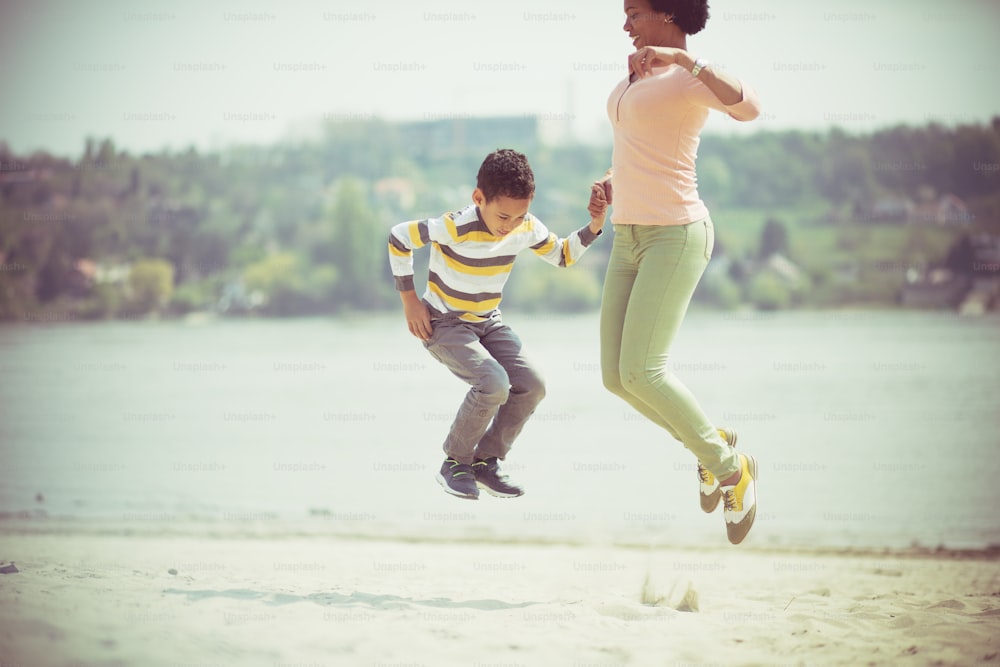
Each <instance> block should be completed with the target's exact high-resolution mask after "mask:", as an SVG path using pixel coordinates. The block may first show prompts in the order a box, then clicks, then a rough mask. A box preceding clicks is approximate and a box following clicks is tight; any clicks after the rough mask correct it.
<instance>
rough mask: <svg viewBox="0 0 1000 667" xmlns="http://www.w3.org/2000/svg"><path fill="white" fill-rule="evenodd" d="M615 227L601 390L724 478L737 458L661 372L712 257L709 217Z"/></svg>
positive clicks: (688, 396)
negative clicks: (620, 400) (673, 223)
mask: <svg viewBox="0 0 1000 667" xmlns="http://www.w3.org/2000/svg"><path fill="white" fill-rule="evenodd" d="M614 229H615V238H614V242H613V245H612V248H611V260H610V262H609V263H608V272H607V276H606V277H605V280H604V296H603V298H602V301H601V373H602V377H603V380H604V386H605V387H607V388H608V390H610V391H611V392H612V393H614V394H617V395H618V396H621V397H622V398H623V399H625V400H626V401H627V402H628V403H629V405H631V406H632V407H634V408H635V409H636V410H638V411H639V412H640V413H642V414H643V415H644V416H645V417H646V418H647V419H649V420H650V421H652V422H653V423H654V424H657V425H658V426H661V427H663V428H664V429H665V430H666V431H667V432H668V433H670V435H672V436H673V437H674V438H675V439H677V440H679V441H681V442H682V443H683V444H684V446H685V447H687V448H688V449H689V450H691V451H692V452H693V453H694V455H695V456H697V457H698V460H699V461H701V464H702V465H703V466H705V467H706V468H707V469H708V470H710V471H711V472H712V474H713V475H715V476H716V478H718V479H726V478H727V477H729V476H731V475H733V474H734V473H736V471H737V470H739V458H738V457H737V455H736V454H735V453H734V452H733V451H732V450H731V449H730V447H729V446H728V445H727V444H726V443H725V441H723V439H722V437H721V436H720V435H719V433H718V431H717V430H716V428H715V426H713V425H712V422H710V421H709V419H708V417H707V416H706V415H705V413H704V412H703V411H702V409H701V406H699V405H698V401H697V400H695V397H694V396H693V395H692V394H691V392H690V391H689V390H688V388H687V387H685V386H684V384H683V383H682V382H681V381H680V380H679V379H677V377H676V376H675V375H673V374H672V373H671V372H670V370H669V369H668V368H667V357H668V356H669V352H670V344H671V343H672V342H673V340H674V336H676V335H677V330H678V329H679V328H680V326H681V322H682V321H683V320H684V315H685V313H687V309H688V304H690V303H691V295H692V294H694V289H695V287H697V286H698V281H699V280H700V279H701V276H702V274H703V273H704V272H705V267H706V266H708V260H709V259H710V258H711V256H712V248H713V246H714V245H715V230H714V228H713V227H712V220H711V218H705V219H704V220H699V221H697V222H692V223H690V224H687V225H676V226H652V225H622V224H616V225H615V226H614Z"/></svg>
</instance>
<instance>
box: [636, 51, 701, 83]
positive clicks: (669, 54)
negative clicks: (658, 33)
mask: <svg viewBox="0 0 1000 667" xmlns="http://www.w3.org/2000/svg"><path fill="white" fill-rule="evenodd" d="M685 56H687V51H685V50H684V49H676V48H673V47H670V46H644V47H642V48H641V49H638V50H636V52H635V53H632V54H630V55H629V57H628V69H629V72H631V73H633V74H635V75H636V76H637V77H639V78H640V79H643V78H645V77H647V76H649V75H650V74H652V73H653V68H654V67H665V66H666V65H674V64H680V65H683V63H684V60H685V58H684V57H685ZM687 59H688V60H690V57H688V58H687Z"/></svg>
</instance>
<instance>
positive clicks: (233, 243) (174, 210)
mask: <svg viewBox="0 0 1000 667" xmlns="http://www.w3.org/2000/svg"><path fill="white" fill-rule="evenodd" d="M518 141H521V140H520V139H519V140H517V141H513V142H509V141H505V137H503V136H497V137H496V146H498V147H499V146H512V147H514V148H520V149H522V150H526V152H527V151H530V152H529V159H530V160H531V162H532V165H533V167H534V169H535V173H536V181H537V183H538V186H539V190H538V194H537V196H536V201H535V203H534V205H533V212H535V213H536V214H537V215H538V216H539V217H541V218H542V219H543V220H545V221H546V223H548V224H549V226H550V227H552V228H553V229H554V230H555V231H557V232H559V233H561V234H565V233H568V232H569V231H571V230H572V229H575V228H577V227H579V226H581V225H582V224H584V223H585V222H586V219H587V218H586V197H587V190H588V186H589V183H590V182H591V181H592V180H593V179H594V178H597V177H599V176H600V175H601V174H603V172H604V170H605V169H606V168H607V167H608V165H609V163H610V150H609V149H608V148H604V147H593V146H585V145H572V146H543V145H538V144H537V143H536V142H529V144H528V145H525V144H524V142H523V141H521V143H520V144H518ZM411 143H412V142H408V141H407V140H406V137H405V135H404V134H402V133H401V132H400V131H399V128H398V126H396V125H393V124H390V123H386V122H383V121H380V120H370V121H354V122H342V123H336V124H331V125H329V126H328V127H327V129H326V132H325V135H324V136H323V138H322V139H320V140H316V141H313V142H309V143H282V144H277V145H272V146H245V147H238V148H233V149H228V150H225V151H220V152H213V153H202V152H198V151H196V150H194V149H190V150H186V151H181V152H161V153H157V154H143V155H132V154H131V153H129V152H127V151H122V150H119V149H118V148H116V146H115V145H114V143H113V141H112V140H111V139H104V140H96V139H92V140H88V141H87V142H86V145H85V146H84V147H83V150H82V152H81V154H80V155H78V156H70V157H67V156H56V155H50V154H48V153H44V152H39V153H35V154H31V155H18V154H15V153H13V152H12V151H11V150H10V149H9V147H8V146H7V144H5V143H2V142H0V320H14V321H16V320H26V319H28V320H30V319H41V318H42V317H45V316H47V317H50V318H51V319H59V318H65V319H100V318H114V317H144V316H147V315H148V314H162V315H167V316H169V315H177V314H184V313H187V312H190V311H196V310H212V311H218V312H223V313H226V314H231V315H238V314H251V313H260V314H264V315H277V316H291V315H306V314H329V313H339V312H344V311H348V310H374V309H384V308H388V307H396V305H397V303H398V301H397V298H396V295H395V293H394V291H393V288H392V280H391V277H390V275H389V271H388V266H387V260H386V250H385V246H386V233H387V231H388V228H389V227H390V226H391V225H392V224H395V223H396V222H399V221H402V220H406V219H412V218H423V217H428V216H433V215H439V214H441V213H443V212H445V211H449V210H454V209H456V208H458V207H460V206H463V205H464V204H466V203H467V202H468V201H469V194H470V193H471V191H472V189H473V187H474V180H475V173H476V169H477V168H478V165H479V163H480V161H481V160H482V157H483V155H482V154H480V153H479V152H476V153H475V154H473V153H472V152H466V153H459V154H455V153H454V152H451V153H447V152H445V153H433V152H428V151H427V150H421V151H417V150H414V148H413V146H412V145H411ZM512 144H513V145H512ZM387 181H389V182H391V183H392V184H395V185H394V186H393V187H384V186H385V185H386V183H387ZM699 182H700V189H701V192H702V196H703V197H704V198H705V199H706V200H707V201H708V202H709V204H710V205H711V206H713V207H714V206H730V207H736V206H738V207H744V208H759V209H762V210H766V209H769V208H775V207H778V208H780V207H787V206H789V205H795V204H801V203H809V202H813V203H815V202H826V203H827V204H829V206H830V207H831V208H836V207H855V208H858V207H861V208H863V207H865V206H869V205H870V203H871V202H873V201H874V200H876V199H877V198H879V197H882V196H886V195H896V196H906V197H912V198H917V197H921V196H926V194H927V193H928V192H933V193H950V194H954V195H956V196H958V197H961V198H963V199H964V200H965V201H966V202H967V203H968V205H969V206H970V209H971V210H972V211H973V212H974V214H975V218H976V221H977V223H976V224H977V228H979V229H981V230H985V231H992V232H997V231H998V230H1000V118H996V119H994V120H993V121H992V122H991V123H989V124H985V125H969V126H960V127H953V128H949V127H944V126H940V125H928V126H925V127H918V128H913V127H897V128H891V129H886V130H881V131H878V132H875V133H873V134H869V135H862V136H859V135H850V134H847V133H845V132H843V131H840V130H836V129H835V130H830V131H827V132H823V133H819V132H815V133H807V132H798V131H788V132H765V133H758V134H754V135H750V136H741V137H721V136H708V137H705V138H704V139H703V141H702V146H701V150H700V157H699ZM767 234H768V238H767V240H766V243H767V244H768V245H769V246H773V247H775V248H777V249H782V248H784V247H786V246H787V245H788V239H787V232H786V231H785V230H784V229H779V228H778V227H775V226H774V225H772V226H771V228H770V229H769V230H768V231H767ZM606 252H607V248H606V247H603V246H602V247H601V248H600V249H595V250H594V251H592V253H591V255H592V256H593V257H596V258H597V259H590V258H589V257H588V258H585V262H584V264H585V265H586V266H584V267H582V268H581V269H580V275H578V276H575V277H572V278H566V277H565V276H566V274H567V273H571V272H559V276H558V277H550V276H548V275H547V274H545V273H544V271H547V270H548V269H545V270H541V269H539V270H536V269H535V268H528V269H524V270H523V273H524V275H523V277H522V278H521V279H518V280H514V281H512V285H511V293H510V295H509V298H511V299H518V300H521V301H524V302H529V301H532V300H533V296H534V295H535V294H537V293H539V292H541V294H542V295H543V296H545V297H546V298H548V299H549V302H550V303H551V304H553V307H555V308H562V309H566V310H573V309H579V308H584V307H589V306H591V305H593V304H594V302H595V300H596V299H597V298H598V296H599V289H598V287H599V282H600V279H601V273H602V266H601V260H602V257H603V256H604V255H606ZM587 260H589V264H588V263H587ZM422 261H423V262H425V261H426V260H425V259H420V258H419V257H418V267H420V266H421V264H420V262H422ZM529 263H530V260H529V261H525V262H522V263H519V267H518V270H517V271H515V278H517V273H518V272H520V271H522V265H528V264H529ZM423 266H426V264H423ZM418 275H419V273H418ZM46 314H47V315H46Z"/></svg>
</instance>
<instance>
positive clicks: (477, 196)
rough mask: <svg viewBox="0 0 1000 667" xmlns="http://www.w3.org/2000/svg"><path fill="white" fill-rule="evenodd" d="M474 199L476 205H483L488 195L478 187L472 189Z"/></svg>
mask: <svg viewBox="0 0 1000 667" xmlns="http://www.w3.org/2000/svg"><path fill="white" fill-rule="evenodd" d="M472 201H473V202H474V203H475V204H476V206H482V205H483V204H485V203H486V195H485V194H484V193H483V191H482V190H480V189H479V188H476V189H475V190H473V191H472Z"/></svg>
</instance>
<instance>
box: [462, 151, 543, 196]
mask: <svg viewBox="0 0 1000 667" xmlns="http://www.w3.org/2000/svg"><path fill="white" fill-rule="evenodd" d="M476 187H477V188H479V189H480V190H482V191H483V195H484V196H485V197H486V201H492V200H493V199H496V198H497V197H510V198H511V199H531V198H532V197H533V196H534V194H535V174H534V173H533V172H532V171H531V166H530V165H529V164H528V158H526V157H525V156H524V155H523V154H521V153H518V152H517V151H515V150H512V149H510V148H500V149H497V150H495V151H493V152H492V153H490V154H489V155H487V156H486V159H485V160H483V164H482V165H481V166H480V167H479V173H478V174H477V175H476Z"/></svg>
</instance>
